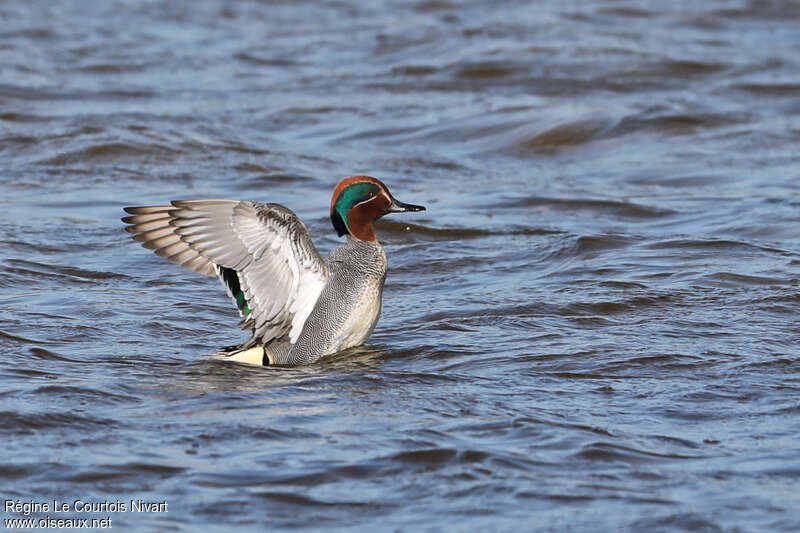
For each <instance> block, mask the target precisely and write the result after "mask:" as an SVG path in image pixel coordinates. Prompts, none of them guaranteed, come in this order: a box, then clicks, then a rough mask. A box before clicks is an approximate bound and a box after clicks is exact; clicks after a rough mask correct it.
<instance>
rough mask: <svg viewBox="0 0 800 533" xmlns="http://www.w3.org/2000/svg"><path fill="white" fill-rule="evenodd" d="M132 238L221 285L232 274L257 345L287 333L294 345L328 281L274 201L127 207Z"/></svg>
mask: <svg viewBox="0 0 800 533" xmlns="http://www.w3.org/2000/svg"><path fill="white" fill-rule="evenodd" d="M125 211H126V212H128V213H130V214H131V215H132V216H128V217H125V218H123V221H124V222H126V223H127V224H129V226H128V227H126V228H125V229H126V230H127V231H128V232H130V233H133V234H134V235H133V238H134V240H136V241H138V242H140V243H142V246H144V247H145V248H148V249H152V250H154V251H155V253H156V254H157V255H159V256H162V257H165V258H167V259H168V260H170V261H172V262H173V263H176V264H179V265H181V266H183V267H185V268H187V269H189V270H192V271H194V272H198V273H200V274H204V275H208V276H217V277H219V278H220V279H222V280H223V284H225V287H226V289H227V290H228V294H229V295H230V296H231V297H232V298H233V299H234V301H235V302H236V301H237V297H239V295H238V294H233V293H232V291H231V288H230V286H229V285H228V284H227V282H226V281H225V279H224V277H223V269H229V270H233V271H234V272H235V273H236V279H233V280H229V281H231V282H232V283H234V286H235V283H236V281H237V280H238V283H239V290H241V292H242V297H243V298H244V300H245V305H244V306H242V305H241V304H239V305H237V307H239V308H240V314H242V317H243V319H242V322H241V323H240V325H241V326H242V327H243V328H248V329H252V330H253V339H254V340H255V341H256V342H262V343H265V344H266V343H267V342H269V341H270V340H273V339H277V338H282V337H286V336H288V337H289V339H290V341H291V342H292V343H294V342H296V341H297V338H298V337H299V336H300V332H301V331H302V329H303V325H304V324H305V321H306V319H307V318H308V315H309V314H310V313H311V310H312V309H313V308H314V306H315V305H316V302H317V299H318V298H319V295H320V293H321V292H322V289H323V288H324V286H325V284H326V283H327V280H328V271H327V267H326V266H325V262H324V261H323V260H322V258H321V257H320V255H319V253H318V252H317V249H316V248H315V247H314V244H313V242H312V241H311V238H310V237H309V235H308V230H307V229H306V227H305V225H303V223H302V222H301V221H300V219H298V218H297V216H296V215H295V214H294V213H293V212H292V211H291V210H289V209H287V208H285V207H283V206H281V205H278V204H262V203H258V202H247V201H238V200H223V199H209V200H178V201H174V202H172V204H171V205H162V206H146V207H126V208H125Z"/></svg>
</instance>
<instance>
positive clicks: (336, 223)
mask: <svg viewBox="0 0 800 533" xmlns="http://www.w3.org/2000/svg"><path fill="white" fill-rule="evenodd" d="M405 211H425V208H424V207H423V206H421V205H412V204H405V203H403V202H400V201H398V200H395V199H394V197H393V196H392V193H390V192H389V189H388V188H387V187H386V185H384V184H383V183H382V182H381V181H380V180H377V179H375V178H373V177H370V176H351V177H349V178H345V179H343V180H342V181H340V182H339V184H338V185H337V186H336V188H335V189H334V190H333V198H331V222H332V223H333V227H334V229H335V230H336V233H338V234H339V236H342V235H352V236H353V237H355V238H356V239H359V240H362V241H371V242H375V241H377V239H376V238H375V230H374V228H373V223H374V222H375V221H376V220H378V219H379V218H381V217H382V216H383V215H386V214H388V213H403V212H405Z"/></svg>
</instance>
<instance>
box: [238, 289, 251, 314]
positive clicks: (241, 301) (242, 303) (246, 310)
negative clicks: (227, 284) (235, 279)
mask: <svg viewBox="0 0 800 533" xmlns="http://www.w3.org/2000/svg"><path fill="white" fill-rule="evenodd" d="M236 306H237V307H238V308H239V310H240V311H241V312H242V313H243V314H244V316H247V315H249V314H250V306H248V305H247V300H245V298H244V291H240V292H239V294H237V295H236Z"/></svg>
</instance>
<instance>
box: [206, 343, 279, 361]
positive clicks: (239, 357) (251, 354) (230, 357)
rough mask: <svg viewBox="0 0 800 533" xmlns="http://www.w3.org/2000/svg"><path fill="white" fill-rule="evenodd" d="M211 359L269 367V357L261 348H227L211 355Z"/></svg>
mask: <svg viewBox="0 0 800 533" xmlns="http://www.w3.org/2000/svg"><path fill="white" fill-rule="evenodd" d="M211 357H215V358H218V359H224V360H225V361H235V362H237V363H247V364H249V365H259V366H269V365H270V360H269V355H268V354H267V350H265V349H264V347H263V346H252V347H250V348H244V349H243V348H242V347H241V346H228V347H227V348H223V349H221V350H220V351H218V352H216V353H213V354H211Z"/></svg>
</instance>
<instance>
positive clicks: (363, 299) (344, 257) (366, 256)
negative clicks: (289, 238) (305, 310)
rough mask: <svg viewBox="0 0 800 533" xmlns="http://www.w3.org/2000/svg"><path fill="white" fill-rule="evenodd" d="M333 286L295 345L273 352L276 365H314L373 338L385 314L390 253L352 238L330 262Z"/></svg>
mask: <svg viewBox="0 0 800 533" xmlns="http://www.w3.org/2000/svg"><path fill="white" fill-rule="evenodd" d="M326 263H327V267H328V274H329V278H328V283H327V284H326V286H325V288H324V289H323V290H322V293H321V294H320V296H319V299H318V300H317V305H316V306H315V307H314V310H313V311H312V312H311V314H310V315H309V316H308V319H307V320H306V322H305V324H304V325H303V331H302V333H301V334H300V337H299V338H298V339H297V342H296V343H295V344H293V345H287V344H285V343H284V344H283V345H279V344H275V345H274V346H267V347H266V349H267V352H268V353H270V356H271V359H272V361H273V362H274V364H279V365H298V364H308V363H312V362H314V361H316V360H317V359H319V358H321V357H323V356H325V355H330V354H333V353H336V352H338V351H341V350H345V349H347V348H350V347H352V346H358V345H359V344H362V343H364V342H365V341H366V340H367V338H369V336H370V334H371V333H372V330H373V329H375V325H376V324H377V323H378V318H379V316H380V312H381V296H382V293H383V283H384V281H385V279H386V268H387V261H386V253H385V252H384V250H383V247H382V246H381V245H380V244H379V243H377V242H365V241H360V240H358V239H354V238H348V239H347V244H345V245H344V246H342V247H340V248H336V249H334V250H333V251H332V252H331V253H330V255H329V256H328V259H327V261H326Z"/></svg>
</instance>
